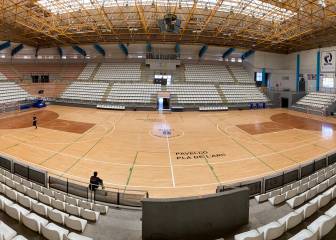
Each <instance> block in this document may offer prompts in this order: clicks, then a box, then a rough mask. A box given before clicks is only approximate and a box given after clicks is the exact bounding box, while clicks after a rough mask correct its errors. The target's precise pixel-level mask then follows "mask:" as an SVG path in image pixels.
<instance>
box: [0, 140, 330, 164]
mask: <svg viewBox="0 0 336 240" xmlns="http://www.w3.org/2000/svg"><path fill="white" fill-rule="evenodd" d="M8 136H11V135H9V134H8ZM12 137H13V138H16V136H14V135H12ZM18 140H20V141H22V142H21V143H20V144H21V145H26V146H30V147H32V148H36V149H40V150H43V151H47V152H51V153H57V151H55V150H51V149H47V148H43V147H39V146H35V145H32V144H29V143H24V141H23V140H21V139H19V138H18ZM323 140H324V139H319V140H315V141H310V142H308V143H305V144H302V145H298V146H295V147H292V148H287V149H284V150H280V151H275V152H272V153H265V154H261V155H258V157H268V156H272V155H276V154H280V153H285V152H287V151H292V150H295V149H298V148H301V147H305V146H309V145H315V146H316V147H321V146H317V145H316V143H318V142H320V141H323ZM307 141H309V140H307ZM333 148H334V147H333ZM324 149H326V150H329V149H327V148H324ZM3 150H6V148H5V149H1V150H0V151H1V152H2V151H3ZM331 150H332V149H330V150H329V151H331ZM141 152H145V153H151V152H150V151H149V152H146V151H141ZM3 153H4V152H3ZM155 153H158V152H155ZM159 153H162V154H165V153H166V152H159ZM59 154H60V155H62V156H66V157H71V158H75V159H77V158H78V156H75V155H71V154H68V153H59ZM323 155H324V154H321V155H320V156H323ZM320 156H318V157H320ZM253 159H255V157H254V156H252V157H245V158H238V159H233V160H229V161H221V162H212V163H211V164H212V165H221V164H228V163H234V162H241V161H246V160H253ZM83 160H84V161H88V162H99V163H105V164H111V165H116V166H130V164H129V163H113V162H107V161H101V160H95V159H91V158H86V157H85V158H83ZM309 160H310V159H308V160H304V161H309ZM304 161H303V162H304ZM298 163H302V162H298ZM204 165H205V164H204V163H197V164H175V166H177V167H192V166H204ZM40 166H42V165H40ZM137 166H138V167H169V165H152V164H138V165H137Z"/></svg>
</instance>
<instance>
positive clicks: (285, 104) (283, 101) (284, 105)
mask: <svg viewBox="0 0 336 240" xmlns="http://www.w3.org/2000/svg"><path fill="white" fill-rule="evenodd" d="M281 107H282V108H288V98H283V97H282V98H281Z"/></svg>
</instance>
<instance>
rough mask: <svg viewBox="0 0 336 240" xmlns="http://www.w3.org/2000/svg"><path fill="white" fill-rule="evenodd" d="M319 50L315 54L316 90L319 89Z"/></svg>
mask: <svg viewBox="0 0 336 240" xmlns="http://www.w3.org/2000/svg"><path fill="white" fill-rule="evenodd" d="M320 68H321V52H320V51H318V52H317V54H316V92H318V91H320V75H321V74H320V71H321V69H320Z"/></svg>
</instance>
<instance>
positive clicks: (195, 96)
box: [167, 84, 222, 105]
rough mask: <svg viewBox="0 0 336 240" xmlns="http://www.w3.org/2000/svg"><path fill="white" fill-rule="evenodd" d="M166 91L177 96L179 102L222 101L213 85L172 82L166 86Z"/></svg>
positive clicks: (216, 102)
mask: <svg viewBox="0 0 336 240" xmlns="http://www.w3.org/2000/svg"><path fill="white" fill-rule="evenodd" d="M167 91H169V92H170V93H171V94H174V95H176V96H177V102H178V103H179V104H196V105H207V104H220V103H222V99H221V97H220V96H219V94H218V91H217V89H216V87H215V86H214V85H209V84H207V85H206V84H174V85H170V86H167Z"/></svg>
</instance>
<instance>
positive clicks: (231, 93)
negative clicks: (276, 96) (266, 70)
mask: <svg viewBox="0 0 336 240" xmlns="http://www.w3.org/2000/svg"><path fill="white" fill-rule="evenodd" d="M220 88H221V90H222V92H223V94H224V96H225V98H226V100H227V102H228V103H232V104H242V103H266V102H268V101H269V100H268V99H267V97H266V96H265V95H264V94H263V93H262V92H260V91H259V90H258V88H257V87H255V86H253V85H220Z"/></svg>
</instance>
